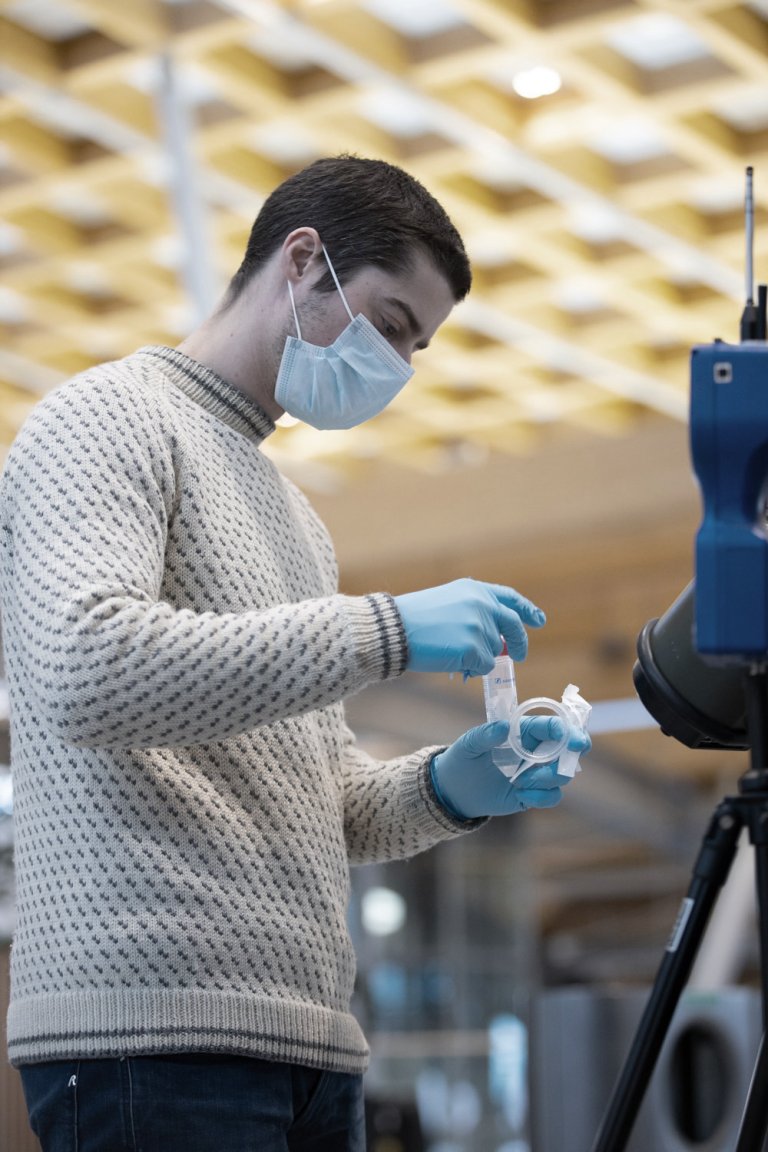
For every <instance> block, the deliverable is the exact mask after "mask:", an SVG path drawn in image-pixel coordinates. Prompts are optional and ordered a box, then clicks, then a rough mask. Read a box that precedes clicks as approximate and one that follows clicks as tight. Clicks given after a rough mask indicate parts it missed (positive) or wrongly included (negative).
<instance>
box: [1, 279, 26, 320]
mask: <svg viewBox="0 0 768 1152" xmlns="http://www.w3.org/2000/svg"><path fill="white" fill-rule="evenodd" d="M28 311H29V309H28V307H27V303H26V301H25V300H24V299H23V297H21V296H19V295H18V293H16V292H12V291H11V289H10V288H2V287H0V324H23V323H24V321H25V320H26V319H27V315H28Z"/></svg>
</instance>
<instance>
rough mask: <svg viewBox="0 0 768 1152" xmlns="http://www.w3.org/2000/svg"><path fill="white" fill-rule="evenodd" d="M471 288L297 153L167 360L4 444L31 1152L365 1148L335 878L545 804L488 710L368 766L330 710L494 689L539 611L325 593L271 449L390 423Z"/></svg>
mask: <svg viewBox="0 0 768 1152" xmlns="http://www.w3.org/2000/svg"><path fill="white" fill-rule="evenodd" d="M469 285H470V270H469V264H468V261H467V257H466V254H465V252H464V249H463V246H462V243H461V240H460V238H459V236H458V234H457V232H456V230H455V229H454V227H453V226H452V224H451V223H450V221H449V220H448V218H447V216H446V215H445V213H444V211H443V210H442V208H441V207H440V206H439V205H438V204H437V203H436V201H434V199H433V198H432V197H431V196H430V195H429V194H428V193H427V192H426V191H425V190H424V189H423V188H422V187H421V185H419V184H418V183H417V182H416V181H414V180H413V179H412V178H411V177H410V176H408V175H406V173H404V172H402V171H401V170H399V169H397V168H394V167H392V166H390V165H388V164H385V163H383V162H380V161H373V160H363V159H359V158H353V157H343V158H339V159H326V160H321V161H318V162H317V163H315V164H313V165H311V166H310V167H309V168H307V169H305V170H304V171H302V172H299V173H298V174H297V175H295V176H293V177H291V178H290V179H289V180H287V181H286V182H285V183H284V184H282V185H280V187H279V188H277V189H276V190H275V192H274V193H273V194H272V196H271V197H270V198H269V199H268V200H267V201H266V203H265V204H264V206H263V208H262V210H261V212H260V213H259V216H258V218H257V220H256V222H255V224H254V227H253V230H252V233H251V237H250V240H249V243H248V248H247V251H246V255H245V258H244V261H243V264H242V266H241V268H240V269H239V271H238V272H237V274H236V275H235V277H234V278H233V280H232V282H231V284H230V286H229V288H228V291H227V293H226V295H225V297H224V299H223V301H222V303H221V305H220V306H219V308H218V309H217V310H216V312H215V314H214V315H213V316H211V317H210V318H209V319H208V320H207V321H206V322H205V323H204V324H203V325H202V326H201V327H200V328H199V329H198V330H196V331H195V332H193V333H192V334H191V335H190V336H189V337H188V339H186V340H185V341H184V342H183V343H182V344H181V345H180V347H179V348H178V349H171V348H165V347H154V348H145V349H142V350H140V351H139V352H137V353H135V354H134V355H132V356H129V357H127V358H126V359H124V360H121V361H118V362H116V363H112V364H106V365H101V366H100V367H98V368H95V369H94V370H93V371H90V372H86V373H83V374H82V375H80V376H78V377H76V378H75V379H74V380H72V381H69V382H68V383H66V384H64V385H63V386H62V387H60V388H59V389H57V390H56V391H55V392H54V393H53V394H51V395H50V396H49V397H47V398H46V399H45V400H44V401H43V402H42V403H41V404H40V405H39V406H38V407H37V408H36V409H35V411H34V412H33V414H32V416H31V418H30V419H29V420H28V422H27V423H26V425H25V427H24V428H23V430H22V431H21V433H20V435H19V437H18V438H17V440H16V443H15V445H14V447H13V449H12V451H11V453H10V455H9V458H8V461H7V464H6V468H5V471H4V475H3V480H2V485H1V486H0V526H2V533H0V535H1V536H2V549H3V551H2V569H1V572H0V593H1V595H2V609H3V621H4V641H5V654H6V663H7V669H8V677H9V683H10V690H11V709H12V746H13V770H14V779H15V819H16V867H17V881H18V928H17V932H16V938H15V943H14V949H13V976H12V1000H11V1006H10V1011H9V1017H8V1046H9V1054H10V1058H11V1060H12V1061H13V1062H14V1063H15V1064H16V1065H18V1066H19V1067H20V1069H21V1073H22V1079H23V1083H24V1089H25V1092H26V1096H27V1103H28V1107H29V1112H30V1118H31V1123H32V1125H33V1127H34V1129H35V1131H36V1132H37V1133H38V1136H39V1138H40V1140H41V1144H42V1146H43V1149H44V1152H63V1150H64V1149H71V1148H74V1147H78V1148H79V1149H80V1152H86V1150H88V1152H117V1150H118V1149H124V1148H125V1149H141V1150H142V1152H174V1150H175V1149H184V1150H185V1152H211V1150H213V1149H215V1150H216V1152H245V1150H246V1149H254V1150H258V1152H277V1150H280V1152H284V1150H286V1149H305V1150H307V1152H308V1150H310V1149H311V1150H313V1152H321V1150H324V1149H328V1150H331V1149H332V1150H333V1152H343V1150H344V1149H350V1150H351V1149H359V1148H361V1147H362V1143H363V1120H362V1087H361V1077H362V1073H363V1070H364V1068H365V1065H366V1059H367V1049H366V1044H365V1040H364V1038H363V1036H362V1034H361V1032H360V1029H359V1026H358V1025H357V1023H356V1021H355V1020H354V1018H353V1017H352V1016H351V1015H350V1012H349V1003H350V995H351V992H352V984H353V978H354V957H353V955H352V951H351V947H350V942H349V938H348V934H347V927H346V920H345V918H346V911H347V898H348V884H349V879H348V869H349V865H350V864H355V863H363V862H369V861H374V860H386V859H392V858H396V857H400V858H402V857H408V856H410V855H413V854H414V853H416V852H420V851H422V850H424V849H426V848H428V847H430V846H431V845H433V844H435V843H437V842H438V841H440V840H444V839H447V838H449V837H452V836H456V835H459V834H461V833H463V832H466V831H467V830H469V829H473V828H475V827H478V826H479V824H480V823H482V821H483V819H484V818H486V817H488V816H489V815H493V814H501V813H508V812H513V811H517V810H519V809H521V808H524V807H529V806H535V805H538V806H547V805H550V804H553V803H556V801H557V800H558V799H559V796H560V792H559V784H560V782H561V781H560V780H559V778H558V776H557V771H556V769H557V765H556V763H555V764H553V765H544V766H540V767H538V768H536V769H531V770H529V771H528V772H527V773H526V774H525V776H523V777H521V778H520V780H519V781H518V782H516V783H515V784H514V785H510V784H509V782H508V781H507V780H506V778H505V777H503V776H502V775H501V774H500V773H499V772H498V771H497V769H496V768H495V767H494V765H493V763H492V760H491V751H492V749H493V748H494V747H495V746H496V745H498V744H499V743H501V742H502V741H503V740H504V739H505V737H506V734H507V726H505V725H504V724H496V725H482V726H480V727H479V728H477V729H473V730H472V731H471V732H469V733H467V734H466V735H465V736H464V737H462V738H461V739H460V740H458V741H456V742H455V743H454V744H453V745H452V746H451V747H449V748H448V749H440V748H425V749H421V750H420V751H418V752H415V753H413V754H412V755H409V756H403V757H400V758H398V759H396V760H393V761H390V762H387V763H382V762H377V761H374V760H373V759H371V758H370V757H368V756H366V755H365V754H364V753H362V752H361V751H360V750H359V749H357V748H356V746H355V743H354V738H353V736H352V734H351V732H350V731H349V730H348V728H347V727H346V725H345V723H344V713H343V704H342V702H343V700H344V698H345V697H346V696H347V695H349V694H350V693H353V692H357V691H359V690H360V689H362V688H364V687H366V685H369V684H372V683H376V682H378V681H382V680H386V679H388V678H391V677H394V676H398V675H400V674H401V673H402V672H403V671H404V670H405V669H406V668H409V669H413V670H416V671H454V670H455V671H460V672H463V673H465V674H468V675H480V674H483V673H484V672H487V671H488V670H489V669H490V668H491V667H492V666H493V660H494V656H495V655H496V654H497V653H498V652H499V651H500V650H501V647H502V643H503V641H504V640H506V643H507V645H508V647H509V650H510V653H511V654H512V656H513V657H517V658H521V657H523V656H524V655H525V650H526V643H527V641H526V626H534V627H537V626H539V625H541V624H542V623H543V621H544V617H543V614H542V613H541V612H540V611H539V610H538V609H537V608H536V607H535V606H534V605H533V604H531V603H530V601H528V600H526V599H525V598H524V597H522V596H520V595H519V594H518V593H517V592H515V591H514V590H512V589H509V588H502V587H496V586H489V585H486V584H482V583H479V582H476V581H472V580H460V581H456V582H454V583H453V584H449V585H445V586H443V587H440V588H433V589H427V590H424V591H419V592H413V593H410V594H408V595H405V596H400V597H397V598H396V599H392V598H391V597H390V596H389V595H387V594H386V593H383V592H378V593H372V594H371V595H368V596H364V597H346V596H342V595H340V594H339V593H338V591H337V572H336V564H335V560H334V555H333V549H332V546H331V542H330V540H329V538H328V536H327V534H326V532H325V529H324V528H323V526H322V524H321V523H320V522H319V521H318V519H317V517H316V516H315V514H314V513H313V511H312V509H311V508H310V507H309V505H308V503H307V501H306V499H305V498H304V497H303V496H302V495H301V494H300V493H299V492H298V491H297V489H296V488H295V487H294V486H293V485H292V484H291V483H290V482H289V481H288V480H287V479H286V478H284V477H283V476H281V475H280V474H279V472H278V471H277V469H276V468H275V466H274V465H273V464H272V463H271V461H270V460H269V459H268V458H267V457H266V456H264V454H263V453H262V452H261V451H260V445H261V443H262V441H263V440H264V439H265V437H266V436H267V435H269V433H270V432H271V431H272V430H273V427H274V420H275V419H276V418H278V417H279V416H280V415H281V414H282V413H283V412H284V411H287V412H290V413H292V414H293V415H294V416H297V417H299V418H300V419H303V420H306V421H308V422H309V423H312V424H315V425H316V426H317V427H322V428H327V427H332V428H338V427H350V426H352V425H354V424H357V423H360V422H361V421H362V420H365V419H368V418H369V417H370V416H372V415H374V414H375V413H376V412H378V411H380V410H381V409H382V408H384V407H385V405H386V404H387V403H388V402H389V401H390V400H391V399H392V397H393V396H394V395H395V394H396V393H397V392H398V391H399V390H400V388H402V387H403V385H404V384H405V383H406V381H407V380H408V378H409V376H410V374H411V368H410V360H411V356H412V354H413V352H414V351H416V350H417V349H419V348H424V347H426V345H427V344H428V343H429V341H430V340H431V339H432V337H433V336H434V334H435V332H436V331H437V329H438V327H439V326H440V324H441V323H442V322H443V321H444V320H445V319H446V317H447V316H448V314H449V313H450V311H451V309H452V307H453V305H454V303H455V302H456V301H457V300H460V299H461V298H462V297H463V296H464V295H465V294H466V292H467V291H468V289H469ZM554 723H555V724H557V723H558V722H557V721H555V722H554ZM548 724H549V721H546V720H541V719H540V720H539V721H534V722H533V723H532V725H531V728H530V729H529V731H528V734H527V738H528V739H529V741H530V742H531V747H533V746H534V745H535V744H536V743H537V741H538V740H539V739H543V738H544V737H545V736H546V735H547V734H548V732H547V730H545V729H547V728H548ZM562 734H563V733H562V731H561V732H560V735H562ZM587 743H588V740H587V738H586V737H583V736H581V735H580V734H579V733H577V732H574V733H572V739H571V745H572V747H574V748H579V749H584V748H585V747H586V746H587Z"/></svg>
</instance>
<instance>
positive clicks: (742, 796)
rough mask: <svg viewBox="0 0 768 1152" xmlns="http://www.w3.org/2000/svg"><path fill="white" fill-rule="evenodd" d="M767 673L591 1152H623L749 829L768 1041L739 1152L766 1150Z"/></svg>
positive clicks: (755, 683) (750, 679) (761, 674)
mask: <svg viewBox="0 0 768 1152" xmlns="http://www.w3.org/2000/svg"><path fill="white" fill-rule="evenodd" d="M767 690H768V675H767V674H766V669H765V666H760V667H755V668H752V669H750V671H749V673H748V674H747V676H746V687H745V692H746V704H747V732H748V736H749V744H750V749H751V755H750V768H749V770H748V771H747V772H746V773H745V774H744V775H743V776H742V777H741V778H740V780H739V795H738V796H729V797H726V798H725V799H724V800H722V801H721V802H720V804H719V805H718V807H717V808H716V809H715V812H714V815H713V816H712V820H711V822H710V824H709V827H708V828H707V831H706V833H705V834H704V839H703V842H702V846H701V849H700V851H699V855H698V858H697V860H696V863H695V865H694V868H693V874H692V878H691V883H690V887H689V889H688V892H687V895H686V897H685V899H684V900H683V903H682V906H681V908H680V912H679V914H678V917H677V922H676V923H675V926H674V929H673V931H672V935H671V937H670V940H669V943H668V944H667V949H666V952H665V955H664V959H663V960H662V962H661V964H660V966H659V970H658V972H657V974H656V979H655V981H654V984H653V988H652V989H651V995H650V998H649V1000H648V1004H647V1005H646V1008H645V1011H644V1013H643V1016H642V1019H641V1021H640V1025H639V1027H638V1030H637V1033H636V1035H635V1038H634V1040H633V1043H632V1047H631V1049H630V1052H629V1055H628V1057H627V1060H626V1063H625V1065H624V1068H623V1070H622V1072H621V1075H620V1077H619V1080H618V1083H617V1085H616V1088H615V1089H614V1093H613V1096H612V1098H611V1101H610V1104H609V1105H608V1110H607V1112H606V1114H605V1117H604V1119H603V1122H602V1124H601V1126H600V1130H599V1132H598V1134H597V1137H596V1140H595V1143H594V1145H593V1148H592V1152H622V1149H624V1148H625V1146H626V1143H627V1140H628V1139H629V1136H630V1133H631V1130H632V1126H633V1124H634V1122H635V1118H636V1116H637V1112H638V1110H639V1108H640V1105H641V1104H642V1102H643V1096H644V1095H645V1090H646V1088H647V1087H648V1083H649V1081H650V1079H651V1076H652V1074H653V1071H654V1068H655V1065H656V1061H657V1059H658V1056H659V1053H660V1051H661V1047H662V1045H663V1043H664V1039H665V1037H666V1034H667V1029H668V1028H669V1025H670V1022H671V1020H672V1016H673V1015H674V1011H675V1008H676V1007H677V1003H678V1000H679V999H680V995H681V993H682V991H683V988H684V986H685V984H686V981H687V980H688V977H689V975H690V971H691V967H692V965H693V961H694V959H695V957H696V953H697V951H698V947H699V944H700V942H701V939H702V937H703V935H704V931H705V929H706V925H707V921H708V920H709V915H710V913H711V911H712V908H713V906H714V903H715V900H716V899H717V896H718V894H719V890H720V888H721V887H722V886H723V884H724V883H725V880H726V879H727V876H728V873H729V871H730V868H731V864H732V863H733V858H734V856H735V853H736V847H737V844H738V840H739V836H740V834H741V831H742V829H743V828H746V829H747V830H748V832H749V839H750V843H751V844H752V846H753V848H754V850H755V875H756V884H757V901H758V922H759V933H760V973H761V992H762V1006H763V1039H762V1042H761V1044H760V1050H759V1052H758V1056H757V1061H756V1063H755V1070H754V1073H753V1076H752V1082H751V1084H750V1086H749V1092H748V1095H747V1100H746V1105H745V1109H744V1113H743V1116H742V1121H741V1127H740V1130H739V1137H738V1142H737V1144H736V1148H735V1152H760V1150H761V1149H762V1147H763V1141H764V1139H765V1135H766V1131H768V1043H767V1042H766V1024H767V1022H768V695H766V692H767Z"/></svg>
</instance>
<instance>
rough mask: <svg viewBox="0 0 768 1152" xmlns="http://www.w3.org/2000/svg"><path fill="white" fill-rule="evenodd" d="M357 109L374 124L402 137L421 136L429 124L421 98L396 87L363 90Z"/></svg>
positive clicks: (430, 123) (430, 125)
mask: <svg viewBox="0 0 768 1152" xmlns="http://www.w3.org/2000/svg"><path fill="white" fill-rule="evenodd" d="M358 111H359V113H360V115H361V116H362V117H363V118H364V119H365V120H368V121H369V123H371V124H375V125H376V126H377V128H382V129H383V130H384V131H385V132H389V133H390V134H391V135H392V136H399V137H401V138H403V139H412V138H414V137H416V136H421V135H423V134H424V133H426V132H428V131H429V130H430V129H431V127H432V121H431V117H430V115H429V111H428V109H427V107H426V104H425V103H424V101H423V100H420V99H418V98H417V97H415V96H412V95H411V94H410V93H409V92H406V91H404V90H403V89H400V88H374V89H371V90H370V91H368V92H365V93H363V95H362V96H361V98H360V101H359V103H358Z"/></svg>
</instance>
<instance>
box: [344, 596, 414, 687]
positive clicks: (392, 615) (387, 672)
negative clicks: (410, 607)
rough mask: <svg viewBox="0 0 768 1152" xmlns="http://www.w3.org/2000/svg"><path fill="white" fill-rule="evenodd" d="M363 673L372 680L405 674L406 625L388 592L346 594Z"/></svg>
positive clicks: (394, 677)
mask: <svg viewBox="0 0 768 1152" xmlns="http://www.w3.org/2000/svg"><path fill="white" fill-rule="evenodd" d="M344 599H345V600H346V602H347V607H348V609H349V613H350V620H351V628H352V634H353V639H354V644H355V650H356V652H357V654H358V661H359V664H360V668H361V670H362V673H363V676H364V678H365V680H366V681H367V682H368V683H373V682H375V681H378V680H394V679H396V678H397V677H398V676H402V674H403V672H405V669H406V665H407V663H408V644H407V642H406V639H405V628H404V627H403V621H402V618H401V616H400V613H399V612H398V610H397V605H396V604H395V601H394V599H393V598H392V597H391V596H390V595H389V593H387V592H372V593H370V594H369V595H367V596H359V597H345V598H344Z"/></svg>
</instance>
